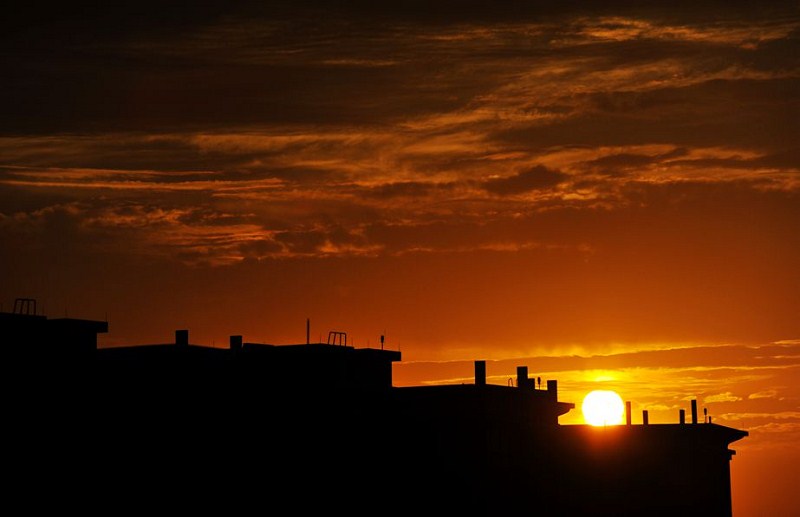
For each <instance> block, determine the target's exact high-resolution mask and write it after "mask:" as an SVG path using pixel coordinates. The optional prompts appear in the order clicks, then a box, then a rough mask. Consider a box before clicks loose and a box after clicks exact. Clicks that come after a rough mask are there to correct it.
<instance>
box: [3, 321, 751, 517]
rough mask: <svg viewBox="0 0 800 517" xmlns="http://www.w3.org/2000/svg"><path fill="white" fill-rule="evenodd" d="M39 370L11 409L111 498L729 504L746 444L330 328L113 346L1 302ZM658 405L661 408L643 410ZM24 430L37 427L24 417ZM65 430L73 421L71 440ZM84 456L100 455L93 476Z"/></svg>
mask: <svg viewBox="0 0 800 517" xmlns="http://www.w3.org/2000/svg"><path fill="white" fill-rule="evenodd" d="M0 325H2V327H1V328H0V344H2V346H3V349H4V350H6V351H12V352H11V353H8V354H7V356H8V357H10V358H11V362H10V363H7V364H13V365H14V367H15V368H17V369H18V370H19V371H21V372H24V373H25V374H26V375H27V376H28V378H29V381H30V383H31V385H32V386H35V389H32V390H29V391H27V392H26V395H27V396H30V397H32V400H28V399H25V398H23V397H19V398H18V399H17V400H18V405H17V406H14V405H12V410H17V411H18V412H19V415H18V416H20V418H22V419H23V420H24V421H25V422H27V426H22V428H21V429H19V430H18V431H19V432H20V434H21V436H20V437H18V438H19V439H20V440H22V439H25V440H26V443H27V444H28V446H29V448H30V450H31V451H33V456H32V457H33V458H38V460H39V463H38V465H39V468H40V469H41V470H43V471H47V472H50V473H51V474H52V473H53V472H58V473H61V474H62V475H63V477H60V478H59V479H58V481H57V482H56V483H60V486H61V487H62V488H63V487H65V486H67V487H69V490H65V491H64V492H65V493H68V494H69V496H68V497H72V498H77V501H76V502H75V503H74V504H76V505H77V504H81V505H83V506H84V507H87V508H88V507H95V508H96V509H99V510H106V511H119V510H125V511H175V512H181V513H186V512H194V511H203V512H204V513H208V512H212V513H213V512H225V513H226V514H231V513H235V514H239V513H253V512H259V513H267V514H275V515H306V514H308V513H311V512H314V513H318V512H325V513H333V512H335V513H337V514H338V513H343V514H349V515H419V514H421V515H428V514H435V513H441V514H445V515H502V514H503V513H506V512H513V513H514V514H517V513H522V512H525V513H529V514H536V515H679V514H702V515H721V516H730V515H731V513H732V512H731V492H730V470H729V465H730V460H731V457H732V456H733V454H735V453H734V451H732V450H730V449H729V448H728V447H729V445H730V444H731V443H732V442H734V441H736V440H739V439H741V438H743V437H745V436H747V432H746V431H742V430H737V429H733V428H730V427H725V426H721V425H717V424H713V423H710V421H708V420H705V419H704V421H703V422H702V423H701V422H698V417H697V411H696V402H695V401H693V402H692V412H691V419H690V421H689V422H688V423H687V422H685V418H684V416H683V415H684V413H683V411H682V412H681V419H680V423H676V424H649V423H643V424H641V425H633V424H632V418H631V415H630V405H628V419H627V425H619V426H608V427H590V426H585V425H560V424H559V422H558V418H559V416H561V415H564V414H566V413H567V412H568V411H570V410H572V409H573V408H574V404H572V403H568V402H562V401H559V400H558V383H557V381H556V380H548V381H547V382H546V383H545V386H546V389H543V388H542V387H541V385H537V383H535V382H534V379H533V378H529V377H528V371H527V368H526V367H524V366H521V367H518V369H517V377H516V379H515V381H514V382H511V383H509V385H493V384H489V383H487V382H486V363H485V362H484V361H480V360H479V361H475V380H474V383H470V384H461V385H444V386H415V387H402V388H400V387H394V386H393V385H392V364H393V363H395V362H398V361H400V360H401V354H400V352H399V351H394V350H385V349H383V343H381V345H382V347H381V349H373V348H355V347H354V346H351V345H348V344H347V341H346V335H345V334H344V333H331V334H330V335H329V339H328V342H326V343H310V342H309V340H307V342H306V343H305V344H295V345H270V344H261V343H250V342H245V341H244V340H243V338H242V336H231V338H230V343H229V346H228V347H227V348H213V347H206V346H200V345H196V344H192V343H190V340H189V333H188V331H187V330H178V331H176V332H175V339H174V341H173V342H170V343H164V344H149V345H140V346H127V347H115V348H98V347H97V334H98V333H102V332H107V330H108V325H107V323H106V322H97V321H88V320H75V319H47V318H46V317H44V316H39V315H36V314H35V308H34V310H33V312H31V311H30V309H29V308H28V309H24V308H23V307H21V306H15V311H14V313H0ZM643 417H644V418H645V420H644V421H645V422H647V420H646V414H645V415H643ZM23 435H24V436H23ZM54 437H57V439H55V440H54ZM76 466H81V467H82V469H83V471H84V472H88V475H85V476H77V475H76V470H75V468H76Z"/></svg>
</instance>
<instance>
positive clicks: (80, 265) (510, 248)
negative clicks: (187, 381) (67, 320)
mask: <svg viewBox="0 0 800 517" xmlns="http://www.w3.org/2000/svg"><path fill="white" fill-rule="evenodd" d="M19 4H20V5H17V6H12V7H11V8H9V9H7V11H8V13H7V16H6V15H4V21H3V31H0V41H2V45H3V49H4V52H3V56H2V58H0V59H2V67H3V70H4V74H3V76H4V79H3V81H2V82H0V103H2V113H3V117H0V242H1V243H2V247H0V275H2V277H0V280H2V286H3V292H2V293H0V301H2V302H3V307H4V308H5V309H6V310H7V309H8V308H9V307H10V306H11V304H12V303H13V300H14V298H15V297H33V298H37V300H38V301H39V307H40V308H43V309H44V311H45V313H47V314H48V315H49V316H51V317H58V316H63V315H64V314H68V315H69V316H74V317H82V318H95V319H104V318H106V317H107V318H108V320H109V323H110V332H109V334H107V335H105V336H103V337H102V345H103V346H114V345H120V344H133V343H152V342H165V341H168V340H170V339H172V335H173V334H172V332H173V331H174V330H175V329H177V328H188V329H190V332H191V340H192V342H196V343H202V344H209V345H216V346H222V345H223V344H225V343H227V339H228V336H229V335H231V334H242V335H243V336H244V337H245V340H249V341H261V342H272V343H297V342H303V341H305V322H306V318H311V325H312V336H313V337H314V338H315V339H321V340H323V341H324V339H325V337H326V335H327V332H328V331H329V330H342V331H346V332H348V336H349V337H350V339H351V341H354V343H355V345H356V346H377V343H378V339H379V336H380V335H381V334H385V335H386V337H387V344H388V346H390V347H392V348H394V349H400V350H401V351H402V353H403V359H404V363H405V362H407V364H401V365H397V367H396V369H395V377H396V382H397V383H398V384H399V385H407V384H414V383H439V382H462V381H463V380H464V379H469V378H471V375H472V361H473V360H475V359H479V358H480V359H486V360H488V361H490V362H489V372H488V373H489V375H490V376H493V377H492V380H493V382H497V383H505V379H507V377H510V376H513V375H514V372H515V366H516V365H517V364H528V365H529V368H530V370H531V372H532V373H533V372H540V373H537V374H541V375H542V376H543V378H544V377H545V376H546V377H547V378H555V379H558V380H559V383H560V388H561V393H562V397H561V398H562V399H564V400H566V401H571V402H575V403H576V405H578V406H579V403H580V400H581V398H582V396H583V394H584V393H585V392H586V391H588V390H589V389H590V388H592V387H594V386H596V385H598V384H599V383H601V384H602V385H604V386H609V387H611V388H613V389H616V390H617V391H619V392H620V393H621V394H622V396H623V398H625V399H626V400H631V401H632V402H633V404H634V409H635V410H636V411H637V412H638V413H639V414H640V411H641V410H642V409H649V410H650V414H651V421H656V422H659V421H663V422H669V421H677V412H678V408H679V407H688V404H689V403H688V401H689V400H690V399H691V398H692V397H697V398H698V400H699V401H700V403H701V405H703V406H704V407H707V408H708V409H709V412H710V414H711V415H712V416H713V418H714V419H715V422H718V423H722V424H725V425H731V426H734V427H738V428H742V429H745V430H748V431H749V432H750V437H748V438H746V439H744V440H742V441H740V442H737V443H736V444H734V448H735V449H736V450H737V451H738V454H737V455H736V456H735V457H734V460H733V464H732V467H733V490H734V512H735V514H736V515H737V516H748V515H764V514H770V515H791V514H798V513H800V502H798V501H797V500H796V499H797V498H796V497H795V494H794V488H793V486H792V485H791V483H790V482H788V481H786V480H793V479H796V478H797V476H798V475H800V468H799V467H797V465H800V461H799V460H800V446H798V445H796V444H798V443H800V439H799V438H800V403H799V402H798V400H800V398H799V397H800V393H798V389H800V388H799V387H798V386H800V382H798V374H800V372H799V371H798V367H799V366H800V341H798V340H800V267H798V264H800V153H799V152H798V147H797V142H798V141H800V128H799V127H798V120H800V112H799V111H800V110H798V103H800V8H798V6H797V3H796V2H769V1H767V2H735V1H733V2H732V1H728V2H721V1H720V2H717V1H705V0H698V1H695V2H691V3H685V4H684V3H680V2H669V3H668V5H667V4H665V3H663V2H623V1H611V2H605V3H603V7H602V8H601V7H598V6H586V5H584V4H587V2H571V1H567V2H549V3H546V4H548V5H537V4H538V3H537V2H527V1H516V0H499V1H495V2H479V1H475V0H464V1H459V2H456V1H454V0H445V1H437V2H421V1H416V0H412V1H405V2H392V1H388V2H378V3H375V2H361V1H353V2H346V3H345V4H346V5H344V6H337V7H331V5H330V4H331V2H323V1H312V0H298V1H292V2H288V1H273V2H251V1H247V0H231V1H227V2H216V3H215V2H203V3H202V5H197V3H196V2H182V1H179V2H172V3H170V4H169V6H168V7H165V6H164V5H163V2H154V1H151V0H143V1H140V2H127V1H121V2H115V3H113V5H108V6H97V5H91V4H84V3H81V2H78V3H77V4H70V6H68V7H63V8H62V7H55V8H52V7H49V8H48V9H41V8H39V7H37V6H36V5H35V3H34V4H32V3H30V2H27V3H21V2H20V3H19ZM549 4H552V5H549ZM574 413H575V414H574V415H567V416H566V417H562V422H564V423H569V422H573V421H575V420H574V419H575V418H578V417H579V412H578V411H575V412H574ZM766 510H769V511H766Z"/></svg>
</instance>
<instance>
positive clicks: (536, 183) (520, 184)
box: [482, 165, 569, 196]
mask: <svg viewBox="0 0 800 517" xmlns="http://www.w3.org/2000/svg"><path fill="white" fill-rule="evenodd" d="M568 178H569V175H567V174H564V173H563V172H559V171H556V170H552V169H548V168H547V167H545V166H544V165H537V166H535V167H533V168H532V169H529V170H526V171H522V172H518V173H517V174H514V175H513V176H507V177H505V178H492V179H490V180H487V181H485V182H484V183H483V185H482V187H483V188H484V189H486V190H487V191H488V192H491V193H493V194H497V195H500V196H513V195H515V194H523V193H525V192H530V191H532V190H541V189H547V188H551V187H555V186H556V185H558V184H560V183H563V182H564V181H566V180H567V179H568Z"/></svg>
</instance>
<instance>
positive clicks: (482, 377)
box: [381, 336, 486, 386]
mask: <svg viewBox="0 0 800 517" xmlns="http://www.w3.org/2000/svg"><path fill="white" fill-rule="evenodd" d="M381 337H383V336H381ZM475 385H476V386H486V361H475Z"/></svg>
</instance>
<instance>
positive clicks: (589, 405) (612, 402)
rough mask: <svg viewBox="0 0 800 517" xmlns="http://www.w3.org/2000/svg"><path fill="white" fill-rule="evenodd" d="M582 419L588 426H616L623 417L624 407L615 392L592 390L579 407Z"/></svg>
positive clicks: (620, 398)
mask: <svg viewBox="0 0 800 517" xmlns="http://www.w3.org/2000/svg"><path fill="white" fill-rule="evenodd" d="M581 409H582V411H583V419H584V420H585V421H586V423H587V424H589V425H596V426H601V425H617V424H621V423H622V419H623V417H624V416H625V405H624V404H623V403H622V397H620V396H619V395H618V394H617V393H616V392H615V391H611V390H594V391H592V392H590V393H589V394H587V395H586V397H584V399H583V405H582V407H581Z"/></svg>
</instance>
